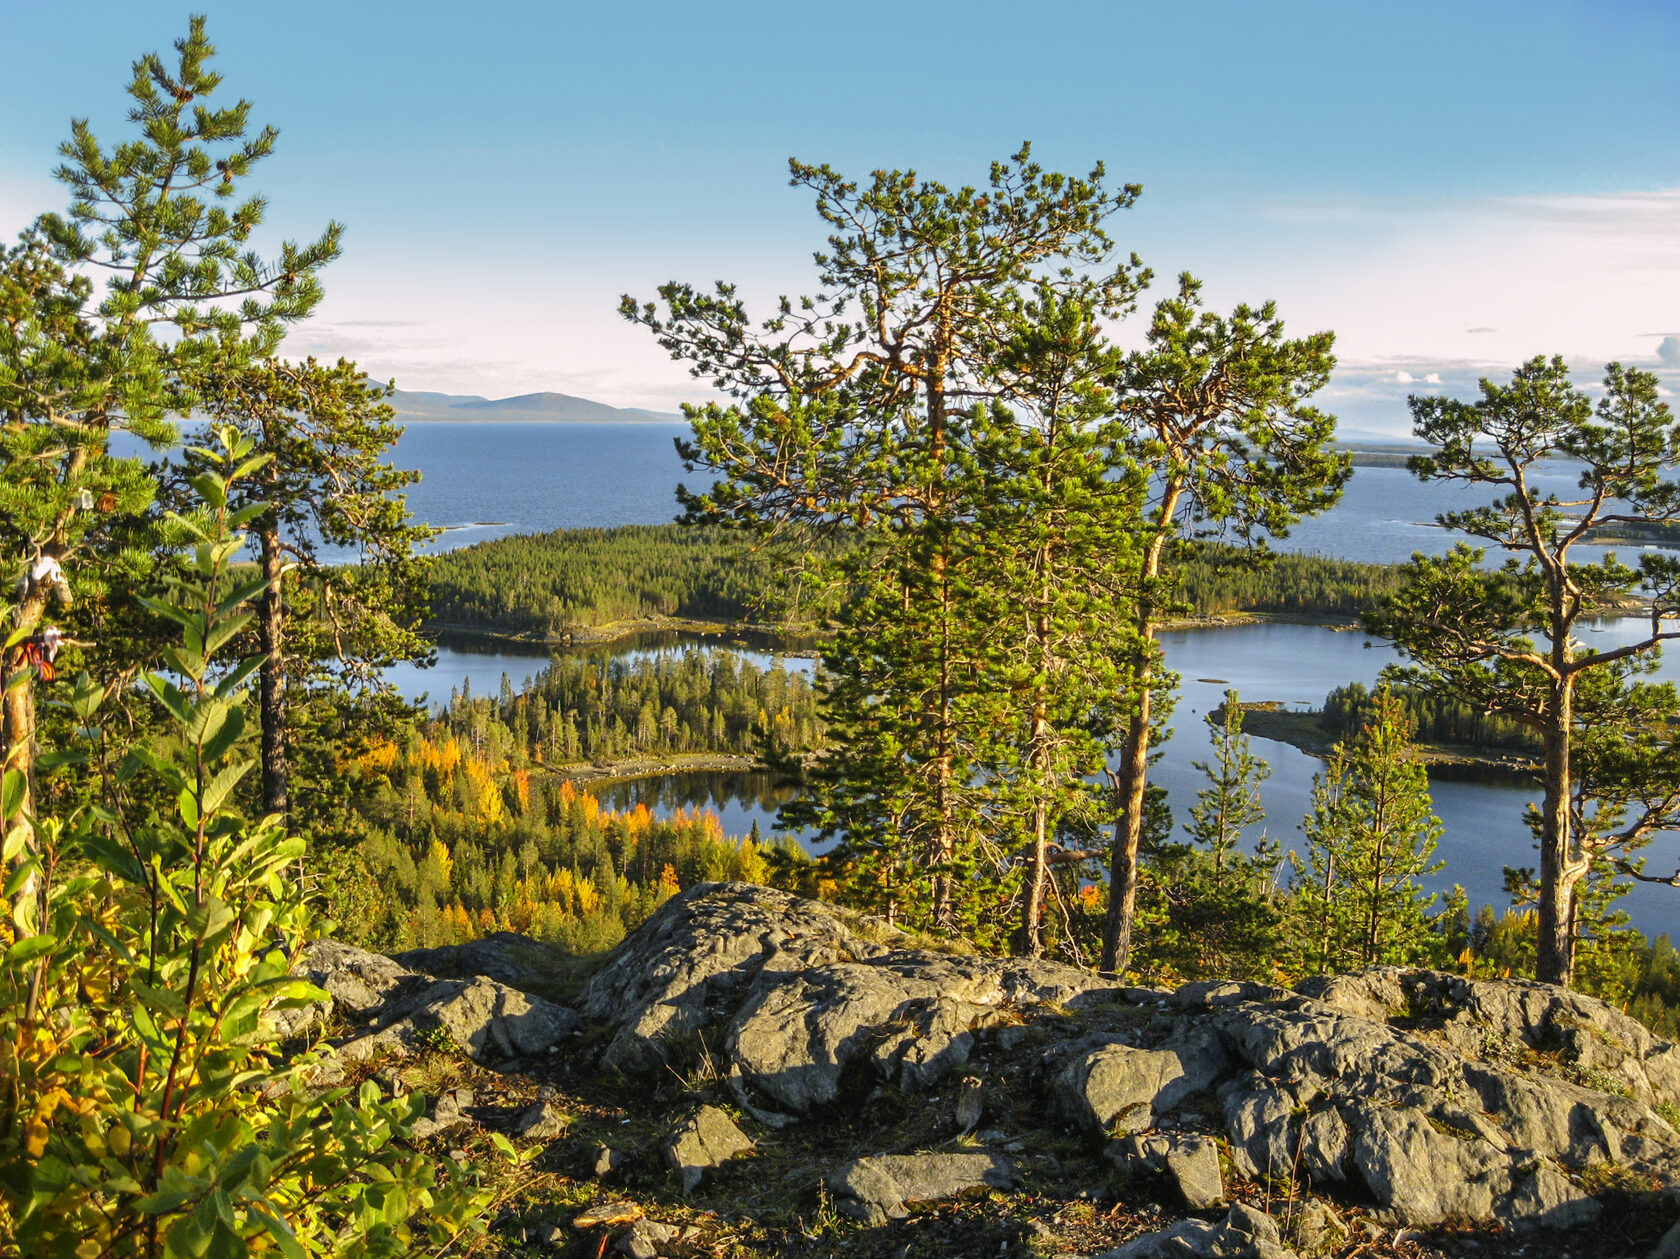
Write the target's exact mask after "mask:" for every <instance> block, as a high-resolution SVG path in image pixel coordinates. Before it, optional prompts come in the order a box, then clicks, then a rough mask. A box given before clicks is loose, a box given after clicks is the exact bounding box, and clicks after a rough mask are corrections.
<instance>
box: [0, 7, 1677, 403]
mask: <svg viewBox="0 0 1680 1259" xmlns="http://www.w3.org/2000/svg"><path fill="white" fill-rule="evenodd" d="M200 7H201V9H202V11H204V12H206V13H208V15H209V19H210V20H209V34H210V37H211V39H212V40H213V41H214V42H215V43H216V44H217V46H218V49H219V52H220V55H219V57H218V59H217V62H216V65H217V66H218V68H219V69H220V70H221V71H222V72H223V74H224V75H225V79H226V82H225V85H224V88H223V92H224V93H225V94H226V95H238V96H244V97H247V98H249V99H250V100H251V101H253V102H254V104H255V109H254V112H253V118H254V120H256V121H258V122H259V123H260V122H269V123H272V124H274V125H275V126H277V127H278V128H279V129H280V132H281V138H280V145H279V151H278V154H277V156H275V157H274V158H273V159H271V160H270V161H269V162H268V163H266V164H265V165H264V166H262V167H260V168H259V170H258V173H257V175H256V176H255V178H254V180H253V186H254V187H255V188H256V189H259V190H260V191H262V192H263V193H265V194H266V195H267V196H268V198H269V200H270V204H271V212H270V220H269V226H270V228H271V229H272V231H273V232H274V233H275V234H284V235H287V236H292V237H301V236H307V235H310V234H312V233H314V232H316V231H318V230H319V228H320V227H321V226H322V225H323V224H324V223H325V222H326V221H327V220H328V219H330V218H336V219H339V220H342V221H343V222H345V223H346V224H347V225H348V234H347V237H346V247H345V256H344V258H343V259H342V260H341V261H340V262H338V263H335V264H334V265H333V266H332V267H331V268H330V269H329V270H328V272H327V273H326V275H325V277H324V279H325V283H326V287H327V293H328V297H327V301H326V302H325V303H324V306H323V308H322V310H321V312H320V314H319V315H318V316H317V318H316V319H315V320H314V321H312V323H311V325H310V326H309V327H307V328H305V329H302V330H300V331H299V332H297V333H295V334H294V335H293V337H292V338H291V340H290V341H289V343H288V351H289V352H291V353H293V354H303V353H315V354H321V355H336V354H345V355H348V356H351V357H354V358H356V359H358V360H359V361H360V362H361V363H362V365H363V366H364V367H365V368H367V369H368V370H369V371H370V372H372V373H373V374H374V375H376V376H382V377H384V376H394V377H396V378H397V382H398V384H399V385H400V386H401V387H404V388H409V389H436V390H442V391H446V392H456V393H479V394H485V395H488V396H505V395H508V394H516V393H525V392H531V391H535V390H542V389H552V390H559V391H562V392H567V393H576V394H582V395H584V396H587V397H593V398H598V399H600V400H602V401H606V402H612V403H616V404H619V405H644V406H653V407H656V408H660V409H671V408H674V406H675V405H676V403H677V402H678V401H680V400H682V399H683V398H687V397H694V396H696V386H695V385H694V384H693V383H691V382H690V381H689V379H688V377H687V375H686V373H685V372H684V370H683V369H682V368H681V367H680V366H679V365H677V364H674V363H671V362H670V361H669V360H668V359H666V358H665V357H664V356H663V354H662V353H661V352H660V351H659V350H658V349H657V348H656V347H655V346H654V345H653V344H652V342H651V339H650V338H648V337H647V336H646V334H645V333H643V332H641V331H639V330H637V329H635V328H632V327H630V326H629V325H627V324H624V323H622V322H621V321H620V320H619V319H618V318H617V316H616V315H615V313H614V307H615V305H616V301H617V297H618V295H619V294H620V293H622V292H626V291H628V292H631V293H634V294H637V295H638V296H652V292H653V289H654V288H655V286H656V285H658V284H659V283H661V282H662V281H664V280H667V279H687V280H693V281H695V282H698V283H709V282H711V281H712V280H715V279H732V280H737V281H739V282H740V283H741V285H742V288H743V290H744V291H745V292H746V293H747V294H748V295H749V297H750V298H753V299H756V300H757V301H758V302H759V304H763V303H764V302H766V301H768V299H769V298H770V297H771V296H773V295H774V294H775V293H778V292H781V291H799V290H800V289H802V288H805V287H808V283H809V281H808V277H809V256H810V252H811V250H812V249H814V248H816V247H819V246H820V244H821V236H822V233H821V230H820V229H821V224H820V223H819V222H818V220H817V219H816V217H815V215H814V214H813V213H812V211H811V208H810V205H809V201H808V198H807V197H806V196H805V194H803V193H801V192H800V191H798V190H795V189H790V188H789V187H788V186H787V182H786V174H785V171H786V160H787V158H788V157H789V156H790V155H794V156H798V157H800V158H801V159H804V160H808V161H826V162H828V163H830V164H831V165H834V166H836V167H837V168H839V169H841V170H846V171H856V172H858V173H860V174H863V173H867V172H868V171H869V170H871V169H874V168H876V167H881V166H898V167H904V166H910V167H914V168H915V169H917V170H918V171H921V172H922V173H924V174H926V175H929V176H932V177H936V178H939V179H943V180H945V181H947V182H950V183H965V182H975V181H978V180H980V179H982V178H983V176H984V173H985V170H986V167H987V164H988V163H989V162H990V161H991V160H992V159H993V158H996V157H1002V156H1004V155H1006V154H1008V153H1010V152H1012V151H1014V149H1015V148H1016V147H1018V145H1019V143H1020V141H1021V140H1023V139H1031V140H1033V142H1034V146H1035V155H1036V156H1037V157H1038V158H1039V159H1040V160H1042V161H1043V162H1044V163H1045V164H1046V165H1048V166H1051V167H1056V168H1061V169H1069V170H1077V171H1081V172H1083V171H1085V170H1087V169H1088V168H1089V167H1090V165H1091V163H1092V162H1093V161H1094V160H1096V159H1101V160H1103V161H1104V162H1105V163H1106V164H1107V166H1108V169H1109V171H1110V174H1111V176H1112V177H1113V178H1114V179H1115V180H1116V181H1124V182H1137V183H1141V184H1143V186H1144V195H1143V198H1142V200H1141V201H1140V202H1139V204H1138V206H1137V207H1136V208H1135V209H1133V210H1131V211H1128V212H1126V213H1124V214H1122V215H1120V216H1118V217H1117V218H1116V219H1115V220H1114V222H1113V225H1112V231H1113V234H1114V236H1115V237H1116V239H1117V241H1118V242H1119V244H1120V245H1121V246H1122V247H1123V248H1124V249H1127V250H1136V251H1137V252H1138V253H1139V254H1141V255H1142V256H1143V259H1144V261H1145V262H1146V263H1147V264H1149V265H1150V266H1151V267H1153V268H1154V270H1155V272H1156V275H1157V277H1158V279H1157V288H1158V289H1162V290H1164V289H1165V288H1167V287H1169V286H1170V281H1171V277H1172V276H1173V275H1174V274H1176V273H1177V272H1178V271H1180V270H1183V269H1190V270H1192V271H1194V272H1195V273H1196V274H1198V275H1199V276H1201V277H1202V278H1203V279H1204V281H1205V282H1206V290H1205V291H1206V294H1207V296H1208V298H1209V300H1210V301H1212V302H1215V303H1218V304H1220V305H1225V306H1229V305H1231V304H1234V303H1235V302H1237V301H1244V300H1246V301H1262V300H1265V299H1267V298H1275V299H1276V300H1277V301H1278V303H1279V305H1280V308H1281V312H1282V314H1283V316H1284V318H1285V319H1286V320H1287V321H1288V322H1289V323H1290V326H1291V327H1293V328H1298V329H1300V330H1301V331H1308V330H1316V329H1319V328H1326V327H1327V328H1332V329H1334V330H1335V331H1336V332H1337V334H1338V339H1339V340H1338V348H1339V351H1340V353H1341V357H1342V363H1343V366H1342V368H1341V370H1340V371H1339V372H1338V375H1337V379H1336V382H1335V385H1334V386H1333V387H1332V389H1331V390H1330V391H1329V393H1328V396H1327V397H1326V398H1325V402H1326V405H1328V406H1329V407H1330V408H1331V409H1334V410H1337V411H1338V412H1340V413H1341V414H1342V415H1343V416H1344V418H1345V421H1346V422H1347V424H1348V425H1349V426H1350V427H1353V428H1357V429H1363V430H1375V431H1383V430H1387V431H1390V432H1396V433H1398V432H1401V431H1403V430H1404V428H1405V409H1404V397H1405V394H1406V393H1407V392H1408V391H1417V390H1425V389H1435V388H1442V389H1448V390H1451V391H1455V392H1459V391H1463V390H1467V389H1469V388H1470V387H1472V385H1473V382H1474V379H1475V377H1476V376H1478V375H1481V374H1495V375H1498V374H1503V373H1505V372H1507V371H1508V370H1509V368H1510V367H1511V366H1512V365H1514V364H1515V363H1516V362H1517V361H1519V360H1520V359H1522V358H1526V357H1528V356H1530V355H1532V354H1536V353H1542V352H1544V353H1563V354H1565V355H1568V356H1569V357H1570V359H1571V361H1572V362H1574V363H1576V364H1578V365H1579V366H1580V367H1581V369H1582V370H1583V372H1584V373H1586V374H1588V375H1591V374H1592V373H1593V372H1594V371H1595V370H1596V368H1597V367H1598V366H1600V365H1602V363H1603V362H1605V361H1606V360H1608V359H1611V358H1618V359H1622V360H1624V361H1636V362H1642V363H1646V364H1647V365H1652V366H1659V365H1661V366H1663V367H1664V375H1665V380H1666V379H1669V375H1670V369H1669V367H1668V365H1667V363H1666V362H1665V360H1664V359H1663V358H1662V357H1660V354H1668V355H1670V356H1671V357H1672V358H1673V360H1674V362H1673V365H1672V366H1673V369H1674V370H1673V377H1672V379H1673V382H1674V385H1675V387H1676V388H1680V144H1677V143H1676V137H1677V136H1680V125H1677V124H1680V74H1677V73H1676V70H1677V68H1680V6H1674V5H1672V4H1670V3H1636V2H1628V3H1604V2H1602V0H1601V2H1600V3H1596V4H1591V3H1580V4H1547V3H1540V2H1536V0H1528V2H1526V3H1513V4H1504V3H1473V4H1465V3H1463V2H1462V0H1458V2H1455V3H1450V4H1435V3H1418V2H1414V3H1409V4H1405V5H1398V4H1375V3H1361V2H1356V0H1335V2H1325V3H1282V2H1278V0H1266V2H1265V3H1253V2H1252V0H1251V2H1249V3H1219V2H1215V0H1204V2H1201V3H1193V4H1192V3H1166V2H1162V3H1156V4H1139V3H1119V2H1113V3H1084V4H1071V3H1060V4H1058V3H1040V4H1036V5H1032V6H1028V5H1022V4H1020V3H1007V4H994V3H989V2H979V0H970V2H968V3H961V4H958V3H915V2H914V0H904V2H901V3H899V4H875V3H836V4H830V5H826V6H815V5H807V4H799V3H779V4H731V3H725V2H722V0H711V2H710V3H701V2H695V3H689V4H683V5H677V4H666V3H641V4H621V5H618V6H615V7H612V8H611V9H608V8H607V7H605V6H599V5H589V6H584V5H580V4H573V3H567V2H560V3H553V4H546V5H535V4H529V5H527V4H512V3H502V4H496V3H485V4H482V5H480V6H478V7H477V8H476V9H474V10H473V11H472V12H471V13H468V12H467V10H466V7H465V6H462V5H459V4H449V5H445V4H441V3H429V2H427V0H406V2H404V3H375V2H368V0H339V2H338V3H333V4H328V3H320V2H318V0H293V2H291V3H288V4H286V5H284V6H280V5H275V4H258V3H251V2H250V0H245V2H243V3H235V2H232V0H226V2H222V3H204V4H202V5H201V6H200ZM189 11H190V10H189V9H188V8H186V7H177V6H175V5H172V4H171V5H166V4H158V3H150V2H149V0H126V2H125V3H109V2H106V0H91V2H89V3H81V4H78V5H77V6H75V8H74V9H73V10H72V11H66V10H64V9H62V8H60V7H57V6H50V5H44V4H41V3H39V0H28V2H24V0H0V30H4V31H5V33H6V35H5V37H6V43H7V45H8V47H9V51H10V53H11V55H9V56H8V58H7V63H8V64H7V83H6V91H5V92H4V93H3V94H0V232H3V233H5V234H7V235H10V234H12V233H14V232H15V231H16V230H18V229H19V228H20V227H22V226H23V225H24V224H25V223H26V222H27V221H28V220H29V219H30V218H32V217H33V216H34V215H35V214H36V213H38V212H40V211H42V210H45V209H49V208H59V207H61V206H62V205H63V204H64V201H65V198H64V196H63V194H62V191H61V189H59V187H58V186H57V185H56V184H54V183H53V181H52V180H51V178H50V171H51V169H52V167H53V165H54V164H55V160H56V159H55V149H56V145H57V143H58V142H59V141H60V140H61V139H63V138H64V136H65V135H67V134H68V130H69V119H70V118H71V117H72V116H73V115H85V116H88V117H89V118H90V119H91V120H92V122H93V124H94V129H95V132H96V134H98V135H100V136H101V137H102V138H105V139H106V140H107V141H108V142H109V141H110V140H113V139H115V138H118V137H119V136H121V134H122V131H123V124H122V113H123V109H124V105H125V97H124V95H123V92H122V87H123V85H124V83H125V82H126V80H127V77H128V67H129V63H130V61H131V60H132V59H133V58H134V57H135V56H137V55H138V54H140V53H142V52H145V51H148V50H152V49H158V50H162V51H167V50H168V48H169V45H170V44H171V42H172V41H173V40H174V39H175V38H176V37H177V36H178V35H180V34H181V33H183V32H184V31H185V29H186V20H187V14H188V12H189ZM20 54H21V55H20ZM1147 300H1149V299H1147V298H1146V301H1147ZM1131 324H1132V326H1131V327H1130V328H1121V329H1119V330H1117V332H1118V335H1120V336H1121V338H1122V339H1123V340H1124V339H1127V338H1135V337H1136V335H1137V334H1138V331H1139V330H1140V329H1141V326H1142V324H1143V318H1142V316H1141V315H1140V316H1138V317H1134V319H1133V320H1132V321H1131ZM1668 336H1674V337H1676V340H1674V341H1671V342H1668V343H1667V347H1666V349H1664V338H1665V337H1668ZM1431 377H1434V378H1435V379H1431ZM1437 381H1438V382H1439V383H1437Z"/></svg>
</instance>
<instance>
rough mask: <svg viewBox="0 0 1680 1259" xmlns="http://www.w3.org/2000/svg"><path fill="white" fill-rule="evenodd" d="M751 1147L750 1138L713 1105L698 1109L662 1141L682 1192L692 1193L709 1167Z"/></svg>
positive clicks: (669, 1164)
mask: <svg viewBox="0 0 1680 1259" xmlns="http://www.w3.org/2000/svg"><path fill="white" fill-rule="evenodd" d="M752 1148H753V1142H752V1138H751V1137H749V1136H748V1135H747V1134H746V1133H744V1132H742V1131H741V1130H740V1128H738V1127H736V1126H735V1121H734V1120H733V1119H731V1118H730V1117H729V1116H728V1115H727V1114H725V1113H724V1112H723V1111H721V1110H719V1109H718V1108H717V1107H716V1106H702V1107H701V1108H700V1109H699V1110H698V1111H697V1112H696V1113H695V1114H694V1116H693V1117H692V1118H691V1119H689V1120H688V1121H687V1122H685V1123H684V1124H683V1125H682V1126H681V1127H679V1128H678V1129H677V1130H676V1131H675V1132H673V1133H672V1134H671V1135H670V1136H668V1137H666V1138H665V1144H664V1146H663V1147H662V1150H663V1153H664V1155H665V1163H666V1165H667V1166H668V1167H670V1169H671V1170H672V1171H674V1172H676V1173H677V1175H679V1176H680V1177H681V1178H682V1187H683V1192H684V1193H693V1192H694V1190H695V1189H696V1188H698V1187H699V1185H700V1182H701V1180H702V1179H704V1178H705V1175H706V1173H707V1172H708V1171H710V1170H711V1169H712V1168H714V1167H716V1166H718V1165H719V1164H721V1163H726V1162H728V1161H729V1160H730V1159H732V1158H734V1157H736V1156H737V1155H739V1154H745V1153H746V1152H747V1151H749V1150H751V1149H752Z"/></svg>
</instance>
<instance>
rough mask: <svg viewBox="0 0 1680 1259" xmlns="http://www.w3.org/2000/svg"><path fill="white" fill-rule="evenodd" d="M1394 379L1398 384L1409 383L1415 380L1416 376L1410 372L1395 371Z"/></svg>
mask: <svg viewBox="0 0 1680 1259" xmlns="http://www.w3.org/2000/svg"><path fill="white" fill-rule="evenodd" d="M1394 379H1395V381H1396V383H1398V384H1402V385H1409V384H1411V383H1412V382H1413V381H1414V380H1416V379H1417V377H1416V376H1414V375H1412V374H1411V373H1410V372H1395V373H1394Z"/></svg>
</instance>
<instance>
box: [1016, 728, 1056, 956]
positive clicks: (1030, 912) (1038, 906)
mask: <svg viewBox="0 0 1680 1259" xmlns="http://www.w3.org/2000/svg"><path fill="white" fill-rule="evenodd" d="M1048 727H1049V722H1048V720H1047V719H1046V717H1045V713H1044V701H1043V699H1042V698H1040V699H1039V701H1038V702H1037V703H1036V704H1035V705H1034V706H1033V720H1032V736H1033V758H1032V759H1033V762H1034V764H1033V769H1034V771H1035V777H1036V779H1037V782H1036V784H1035V786H1036V794H1037V799H1036V800H1035V801H1034V802H1033V849H1032V866H1031V870H1030V872H1029V874H1028V877H1027V900H1026V904H1025V905H1023V906H1022V908H1021V952H1022V954H1023V955H1024V956H1026V957H1042V956H1043V955H1044V898H1045V895H1046V893H1047V892H1048V891H1049V884H1050V802H1049V801H1048V800H1047V799H1046V798H1045V793H1046V792H1047V791H1048V790H1049V784H1048V781H1047V780H1048V778H1049V769H1050V767H1049V764H1048V761H1049V748H1048V747H1047V743H1048V735H1049V731H1048Z"/></svg>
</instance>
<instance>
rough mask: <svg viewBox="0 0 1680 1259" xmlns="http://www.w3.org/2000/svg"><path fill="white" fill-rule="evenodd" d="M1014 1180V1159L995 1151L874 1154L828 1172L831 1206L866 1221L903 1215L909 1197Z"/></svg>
mask: <svg viewBox="0 0 1680 1259" xmlns="http://www.w3.org/2000/svg"><path fill="white" fill-rule="evenodd" d="M1014 1184H1015V1168H1014V1165H1013V1164H1012V1163H1011V1162H1010V1161H1009V1160H1008V1159H1006V1158H1004V1157H1003V1156H1002V1155H1000V1154H879V1155H875V1156H874V1157H872V1158H860V1159H856V1160H854V1161H853V1162H850V1163H847V1164H845V1165H844V1166H842V1167H840V1168H837V1169H836V1170H835V1171H834V1172H833V1173H832V1174H831V1175H830V1176H829V1178H828V1188H829V1191H830V1192H831V1193H832V1194H833V1195H834V1199H835V1203H834V1204H835V1207H836V1208H837V1209H838V1210H840V1211H841V1212H843V1213H845V1214H846V1215H850V1216H852V1217H853V1218H855V1219H860V1220H863V1221H865V1222H866V1223H869V1224H884V1223H885V1222H886V1221H888V1220H890V1219H893V1220H896V1219H902V1218H903V1217H904V1216H906V1215H908V1214H909V1210H908V1205H909V1204H910V1203H913V1202H936V1201H938V1200H939V1199H941V1198H954V1197H956V1196H957V1195H958V1194H961V1193H966V1192H968V1191H969V1190H970V1189H982V1188H990V1189H1008V1188H1011V1187H1012V1186H1013V1185H1014Z"/></svg>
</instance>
